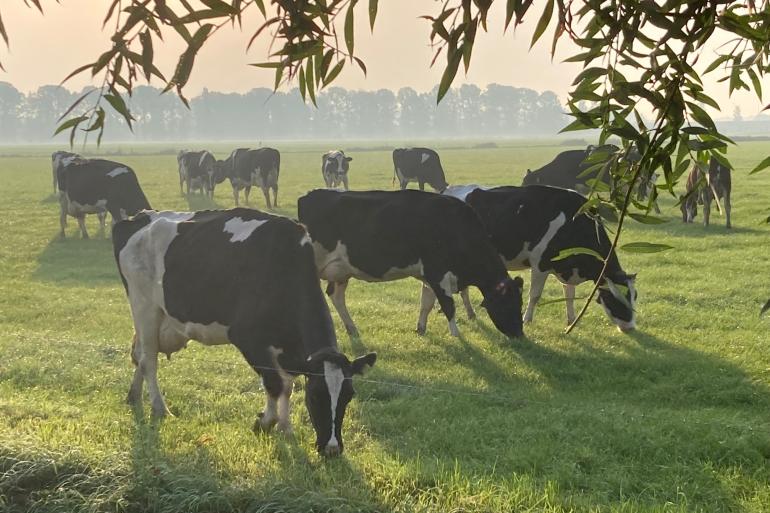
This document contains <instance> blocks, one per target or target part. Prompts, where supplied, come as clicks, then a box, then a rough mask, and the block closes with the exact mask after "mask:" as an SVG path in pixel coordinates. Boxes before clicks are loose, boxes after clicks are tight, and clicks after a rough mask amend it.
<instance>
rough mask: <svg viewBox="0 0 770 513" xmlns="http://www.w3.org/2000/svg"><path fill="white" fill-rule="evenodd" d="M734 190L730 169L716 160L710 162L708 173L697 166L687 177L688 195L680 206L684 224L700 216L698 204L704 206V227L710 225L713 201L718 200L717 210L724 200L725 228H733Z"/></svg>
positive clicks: (712, 159)
mask: <svg viewBox="0 0 770 513" xmlns="http://www.w3.org/2000/svg"><path fill="white" fill-rule="evenodd" d="M731 190H732V177H731V172H730V168H729V167H726V166H723V165H722V164H720V163H719V161H718V160H717V159H715V158H713V157H712V158H711V160H710V161H709V169H708V173H705V174H704V173H703V171H701V168H700V165H698V164H695V165H694V166H693V168H692V170H691V171H690V174H689V175H688V176H687V193H686V194H685V196H684V198H682V201H681V203H680V205H679V208H680V210H681V211H682V222H685V223H692V222H693V220H694V219H695V216H696V215H698V203H700V204H702V205H703V226H708V225H709V217H710V215H711V200H712V199H714V198H716V200H717V208H718V209H719V210H720V211H722V208H720V206H719V200H722V204H723V207H724V213H725V220H726V222H725V227H726V228H731V226H732V225H731V224H730V212H731V210H732V206H731V204H730V192H731Z"/></svg>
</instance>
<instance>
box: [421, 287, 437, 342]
mask: <svg viewBox="0 0 770 513" xmlns="http://www.w3.org/2000/svg"><path fill="white" fill-rule="evenodd" d="M435 304H436V294H434V293H433V289H432V288H430V286H429V285H428V284H427V283H423V284H422V289H421V291H420V317H419V318H418V319H417V330H416V331H417V334H418V335H425V332H426V331H427V329H428V315H429V314H430V311H431V310H433V306H434V305H435Z"/></svg>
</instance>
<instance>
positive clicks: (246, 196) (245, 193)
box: [243, 185, 251, 205]
mask: <svg viewBox="0 0 770 513" xmlns="http://www.w3.org/2000/svg"><path fill="white" fill-rule="evenodd" d="M250 193H251V185H249V186H247V187H246V188H245V189H243V197H244V201H245V202H246V204H247V205H248V204H249V194H250Z"/></svg>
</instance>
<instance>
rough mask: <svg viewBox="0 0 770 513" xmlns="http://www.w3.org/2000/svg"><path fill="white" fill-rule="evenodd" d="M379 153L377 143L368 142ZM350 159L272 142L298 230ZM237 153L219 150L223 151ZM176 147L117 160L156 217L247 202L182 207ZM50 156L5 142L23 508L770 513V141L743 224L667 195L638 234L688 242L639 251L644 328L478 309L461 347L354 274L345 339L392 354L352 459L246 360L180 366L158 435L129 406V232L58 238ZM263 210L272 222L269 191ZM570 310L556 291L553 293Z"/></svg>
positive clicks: (0, 215) (4, 346) (369, 394)
mask: <svg viewBox="0 0 770 513" xmlns="http://www.w3.org/2000/svg"><path fill="white" fill-rule="evenodd" d="M367 144H368V145H369V146H378V144H374V143H360V144H355V145H354V144H349V145H348V148H350V147H353V146H364V145H367ZM338 145H339V142H337V143H330V144H310V143H304V144H290V143H286V144H274V146H276V147H278V148H279V149H280V150H281V151H282V165H281V179H280V191H279V205H280V206H279V208H278V209H276V210H277V211H278V212H279V213H282V214H285V215H289V216H294V215H295V214H296V200H297V198H298V197H299V196H300V195H302V194H303V193H304V192H306V191H307V190H309V189H312V188H315V187H319V186H321V185H322V184H323V182H322V179H321V173H320V160H321V158H320V155H321V153H322V152H323V151H325V150H326V149H328V148H330V147H335V146H338ZM432 145H433V146H434V147H437V148H438V149H439V151H440V154H441V158H442V161H443V163H444V167H445V169H446V171H447V176H448V179H449V181H450V182H451V183H456V184H460V183H473V182H475V183H484V184H518V183H520V180H521V177H522V175H523V173H524V171H525V170H526V169H527V168H528V167H531V168H535V167H537V166H539V165H542V164H544V163H545V162H547V161H548V160H550V158H552V157H553V156H554V155H555V154H556V153H558V152H559V151H562V150H564V149H566V148H565V147H562V146H558V145H557V144H555V143H554V144H551V143H548V142H547V141H529V142H526V141H515V142H509V143H499V147H498V148H492V149H473V148H472V146H473V144H472V143H466V142H463V141H445V142H436V143H435V144H432ZM235 146H236V145H228V146H224V145H218V146H214V147H213V149H214V150H216V153H217V155H218V156H219V157H220V158H222V157H224V156H225V155H226V154H227V152H228V151H229V150H230V149H231V148H232V147H235ZM164 147H168V146H161V145H147V146H138V147H134V148H133V149H132V151H133V154H130V155H125V156H121V157H111V158H113V159H115V160H120V161H122V162H125V163H126V164H129V165H131V166H132V167H133V168H134V169H135V170H136V171H137V174H138V176H139V179H140V182H141V184H142V186H143V188H144V190H145V192H146V194H147V196H148V198H149V200H150V202H151V204H152V205H153V206H154V207H155V208H158V209H176V210H187V209H190V208H193V209H200V208H212V207H217V208H218V207H222V208H227V207H231V206H233V200H232V197H231V193H230V187H229V185H228V184H224V185H223V186H220V188H218V189H217V192H216V197H215V201H214V203H210V202H207V201H204V200H202V199H200V198H196V197H193V198H190V199H187V198H185V197H183V196H181V195H180V193H179V189H178V179H177V172H176V160H175V156H174V154H173V153H169V154H164V155H158V154H156V153H157V152H158V151H159V150H162V149H163V148H164ZM106 149H107V150H109V149H115V148H114V147H112V148H111V147H106ZM126 149H127V148H124V150H126ZM49 150H50V148H40V147H27V148H24V147H17V148H6V149H4V150H0V510H2V511H9V512H14V513H15V512H21V511H36V512H37V511H40V512H49V511H62V512H64V511H67V512H69V511H89V512H90V511H126V512H144V511H153V512H172V511H173V512H192V511H201V512H227V511H271V512H272V511H399V512H413V511H419V512H448V511H474V512H475V511H488V512H502V511H515V512H568V511H580V512H582V511H586V512H588V511H591V512H593V511H596V512H600V511H601V512H605V511H607V512H624V513H625V512H664V511H665V512H684V511H704V512H728V511H729V512H756V513H760V512H767V511H769V510H770V342H768V336H767V333H768V323H770V320H768V319H765V320H762V319H760V318H759V316H758V313H759V308H760V306H761V305H762V304H763V303H764V301H765V300H766V299H767V297H768V296H769V295H770V280H768V269H769V268H770V262H769V261H768V257H767V254H768V253H767V251H768V248H770V244H768V242H770V239H769V238H768V236H769V235H770V229H769V228H768V226H767V225H763V224H761V223H760V221H761V220H762V219H763V218H765V217H767V215H768V212H767V210H768V208H770V173H765V174H759V175H754V176H749V175H748V170H749V169H750V168H751V167H752V166H753V165H755V163H757V162H759V161H760V160H761V159H763V158H764V157H766V156H767V155H768V154H769V153H770V144H768V143H744V144H741V145H740V146H738V147H736V148H733V149H731V158H732V159H733V162H734V164H735V165H736V166H737V170H736V171H735V173H734V175H733V205H734V207H733V224H734V226H735V228H734V229H733V230H731V231H728V230H726V229H725V228H724V218H723V217H720V216H718V215H713V217H712V226H711V227H710V228H708V229H705V228H703V227H702V225H700V224H694V225H687V226H685V225H682V223H681V221H680V217H679V211H678V209H676V208H675V207H674V200H673V199H670V198H668V199H664V200H663V201H662V208H663V216H664V217H667V218H669V219H670V222H669V223H668V224H664V225H659V226H645V225H639V224H636V223H632V224H629V225H628V231H627V232H626V233H624V234H623V237H622V242H624V243H625V242H632V241H637V240H646V241H654V242H660V243H666V244H670V245H672V246H674V247H675V249H673V250H671V251H668V252H665V253H661V254H655V255H634V254H621V255H620V258H621V261H622V263H623V266H624V268H625V270H626V271H628V272H638V273H639V276H638V281H637V285H638V289H639V306H638V310H639V321H638V322H639V330H638V331H637V332H635V333H632V334H629V335H623V334H621V333H619V332H618V331H617V330H616V329H615V328H614V327H613V326H611V325H610V323H609V321H608V320H607V318H606V317H605V315H604V313H603V312H602V310H601V308H600V307H599V306H598V305H591V307H590V308H589V311H588V314H587V315H586V317H585V318H584V319H583V321H582V323H581V324H580V325H579V326H578V328H577V329H576V330H575V331H574V332H573V333H571V334H569V335H565V334H564V333H563V329H564V322H565V321H564V318H565V315H564V305H563V303H552V304H548V305H544V306H542V307H540V308H539V309H538V311H537V313H536V315H535V322H534V323H533V324H532V325H530V326H527V328H526V338H523V339H520V340H514V341H510V340H508V339H506V338H505V337H503V336H502V335H500V334H499V333H498V332H497V331H496V330H495V329H494V327H493V326H492V324H491V322H490V321H489V319H488V318H487V317H486V315H485V314H484V313H483V311H480V313H479V320H477V321H468V320H467V319H466V318H465V315H464V313H462V311H461V313H460V320H459V327H460V330H461V332H462V337H460V338H459V339H455V338H452V337H450V336H449V333H448V328H447V325H446V322H445V321H444V318H443V316H442V315H441V314H440V313H439V312H438V311H436V312H434V313H433V314H432V315H431V318H430V320H429V325H428V334H427V335H426V336H423V337H420V336H418V335H416V334H415V332H414V328H415V325H416V320H417V307H418V303H419V298H418V291H419V285H418V283H417V282H415V281H414V280H403V281H399V282H392V283H387V284H366V283H363V282H353V283H352V285H351V287H350V288H349V289H348V304H349V308H350V311H351V314H352V315H353V317H354V319H355V320H356V321H357V323H358V326H359V329H360V331H361V333H362V337H361V339H360V340H356V341H351V340H350V339H349V338H348V337H347V335H346V334H345V333H344V329H342V327H341V324H340V322H339V319H338V318H337V316H336V314H333V317H334V320H335V324H336V326H337V335H338V338H339V343H340V346H341V348H342V349H343V350H344V351H345V352H346V353H347V354H348V355H349V356H353V355H356V354H360V353H362V352H364V351H370V350H374V351H377V352H378V354H379V359H378V362H377V366H376V367H375V368H374V369H372V370H371V372H370V373H369V374H367V375H366V376H365V377H364V378H363V379H359V380H357V382H356V385H355V386H356V390H357V396H356V398H355V399H354V401H353V402H352V403H351V405H350V408H349V409H348V416H347V418H346V419H345V429H344V436H345V443H346V452H345V454H344V456H343V457H341V458H337V459H332V460H325V459H323V458H321V457H319V456H318V455H317V454H315V452H314V449H313V447H312V445H313V441H314V434H313V431H312V428H311V427H310V424H309V421H308V415H307V413H306V410H305V408H304V404H303V397H304V393H303V391H302V390H301V384H299V385H298V390H297V392H296V393H295V394H294V396H293V399H292V402H293V406H294V409H293V413H292V421H293V423H294V426H295V436H294V437H293V438H289V439H287V438H284V437H282V436H279V435H277V434H273V435H255V434H254V433H253V432H252V431H251V426H252V424H253V422H254V419H255V417H256V415H257V412H258V411H260V410H261V409H262V406H263V403H264V394H263V392H262V390H261V385H260V381H259V379H258V377H257V376H256V375H255V374H254V373H253V372H252V371H251V370H250V369H249V368H248V366H247V365H246V364H245V362H244V361H243V360H242V358H241V357H240V356H239V354H238V353H237V351H236V350H235V349H234V348H232V347H213V348H204V347H202V346H200V345H198V344H196V343H191V344H190V346H189V348H188V349H187V350H185V351H182V352H181V353H178V354H176V355H174V357H173V358H172V360H171V361H170V362H167V361H165V359H164V360H163V361H161V363H160V371H159V379H160V384H161V387H162V390H163V391H164V392H165V395H166V400H167V402H168V404H169V406H170V408H171V410H172V412H173V413H174V414H175V417H174V418H170V419H168V420H166V421H164V422H162V423H157V422H153V421H151V419H150V417H149V407H148V405H147V404H146V403H145V410H144V411H143V412H132V411H131V410H130V409H129V407H128V406H126V405H125V404H124V397H125V394H126V392H127V390H128V385H129V381H130V378H131V374H132V372H133V367H132V365H131V362H130V359H129V355H128V349H129V346H130V340H131V336H132V327H131V319H130V314H129V310H128V305H127V301H126V298H125V295H124V291H123V288H122V286H121V284H120V281H119V278H118V275H117V271H116V269H115V264H114V260H113V257H112V253H111V244H110V241H109V234H107V236H106V237H105V236H104V235H99V234H98V231H97V223H96V218H95V216H89V219H88V225H89V229H90V230H91V235H92V239H91V240H81V239H80V237H79V235H78V233H77V229H76V227H77V223H75V222H74V220H72V219H70V222H69V227H68V230H67V234H68V238H67V239H66V240H60V239H59V238H58V203H57V202H56V201H55V199H54V197H53V196H52V195H51V178H50V176H51V175H50V151H49ZM349 153H350V155H351V156H352V157H353V159H354V160H353V162H352V163H351V186H352V187H353V188H355V189H365V188H383V189H391V188H392V173H393V170H392V164H391V157H390V152H389V151H350V152H349ZM251 205H252V206H256V207H257V208H264V199H263V198H262V196H261V193H260V192H259V191H258V190H255V191H253V192H252V202H251ZM700 220H701V218H700V217H699V218H698V221H700ZM191 257H195V258H204V259H205V258H206V255H205V254H203V255H195V256H191ZM523 276H524V278H525V282H527V283H528V282H529V277H528V274H526V273H523ZM587 293H588V285H587V284H584V285H583V286H582V287H580V288H579V289H578V295H579V296H584V295H586V294H587ZM559 297H561V287H560V286H559V285H558V284H556V282H555V280H553V279H551V280H550V281H549V284H548V286H547V288H546V292H545V297H544V300H548V299H558V298H559ZM525 298H526V295H525ZM265 300H269V298H265ZM473 300H474V302H475V303H477V304H478V303H479V301H480V295H479V294H478V292H477V291H474V293H473ZM297 381H298V382H301V381H302V380H297Z"/></svg>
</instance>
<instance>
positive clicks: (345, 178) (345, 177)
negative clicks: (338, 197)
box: [342, 175, 350, 191]
mask: <svg viewBox="0 0 770 513" xmlns="http://www.w3.org/2000/svg"><path fill="white" fill-rule="evenodd" d="M342 187H344V188H345V190H346V191H348V190H350V188H349V187H348V175H342Z"/></svg>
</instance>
